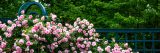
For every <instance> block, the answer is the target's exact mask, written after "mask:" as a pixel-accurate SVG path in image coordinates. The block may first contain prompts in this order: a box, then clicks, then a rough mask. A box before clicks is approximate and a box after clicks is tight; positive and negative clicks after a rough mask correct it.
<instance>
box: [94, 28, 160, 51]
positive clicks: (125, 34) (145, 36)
mask: <svg viewBox="0 0 160 53" xmlns="http://www.w3.org/2000/svg"><path fill="white" fill-rule="evenodd" d="M96 32H98V33H103V34H105V37H106V38H107V39H108V41H109V42H111V39H109V38H110V34H111V33H112V34H115V35H113V37H115V39H116V42H128V43H133V46H132V48H133V51H139V52H140V53H141V52H143V53H148V52H149V53H157V52H160V46H159V45H158V44H160V36H159V35H160V29H96ZM111 36H112V35H111ZM121 38H122V39H121ZM140 46H142V47H140Z"/></svg>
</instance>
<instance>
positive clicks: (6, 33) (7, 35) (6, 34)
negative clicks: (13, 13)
mask: <svg viewBox="0 0 160 53" xmlns="http://www.w3.org/2000/svg"><path fill="white" fill-rule="evenodd" d="M4 34H5V36H6V37H11V36H12V34H11V33H8V32H4Z"/></svg>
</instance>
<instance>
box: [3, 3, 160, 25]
mask: <svg viewBox="0 0 160 53" xmlns="http://www.w3.org/2000/svg"><path fill="white" fill-rule="evenodd" d="M30 1H34V0H30ZM37 1H38V2H40V3H42V4H43V5H44V6H45V7H46V9H47V12H49V13H51V12H52V13H55V14H57V15H58V16H59V18H60V20H62V21H61V22H62V23H65V22H68V23H70V22H73V20H75V19H76V18H75V17H81V18H85V19H88V20H90V21H91V22H92V23H93V24H95V27H96V28H159V26H160V24H159V20H160V19H159V17H160V16H159V14H160V6H159V3H158V2H159V1H158V0H154V1H150V0H80V1H77V0H37ZM25 2H29V1H27V0H24V1H22V0H16V1H12V0H4V1H2V2H1V4H3V5H0V6H1V7H0V10H1V11H0V17H16V15H15V14H14V13H16V12H17V11H18V7H20V5H22V4H23V3H25ZM6 6H7V7H6ZM8 6H9V7H8ZM31 9H32V10H35V9H38V8H36V7H35V8H34V7H33V8H31ZM10 11H12V12H10ZM35 11H37V10H35ZM39 11H40V10H39ZM9 12H10V13H9Z"/></svg>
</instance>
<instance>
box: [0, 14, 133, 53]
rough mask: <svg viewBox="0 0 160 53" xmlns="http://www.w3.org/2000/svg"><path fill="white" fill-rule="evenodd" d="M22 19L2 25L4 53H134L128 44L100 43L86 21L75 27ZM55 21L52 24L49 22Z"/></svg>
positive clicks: (0, 37) (0, 41) (0, 46)
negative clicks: (112, 44)
mask: <svg viewBox="0 0 160 53" xmlns="http://www.w3.org/2000/svg"><path fill="white" fill-rule="evenodd" d="M50 17H51V18H49V17H48V18H46V17H44V16H42V17H41V18H40V19H38V18H34V16H32V15H29V16H28V17H27V15H24V12H23V11H22V15H21V16H18V17H17V19H15V20H14V21H11V20H8V22H7V23H2V22H0V33H1V35H0V53H2V52H3V53H5V52H7V53H8V52H12V53H23V52H29V53H38V52H52V53H54V52H56V53H94V52H95V53H110V52H112V53H131V51H132V49H131V48H129V47H128V44H127V43H126V44H124V46H121V47H120V46H119V45H118V44H117V43H115V42H114V43H115V44H114V46H111V45H110V44H109V43H108V41H107V40H104V39H100V38H99V36H100V35H99V34H98V33H96V30H95V29H94V28H93V27H94V25H93V24H92V23H90V22H89V21H87V20H86V19H83V20H81V19H80V18H77V20H76V21H75V22H74V23H73V25H72V24H69V23H65V24H64V25H63V24H62V23H57V22H55V21H56V18H57V16H56V15H54V14H52V13H51V14H50ZM47 20H51V21H47Z"/></svg>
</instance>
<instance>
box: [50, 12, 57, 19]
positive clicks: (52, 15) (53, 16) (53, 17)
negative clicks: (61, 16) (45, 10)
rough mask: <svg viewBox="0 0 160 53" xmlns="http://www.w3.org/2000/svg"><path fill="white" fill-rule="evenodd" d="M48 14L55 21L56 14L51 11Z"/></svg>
mask: <svg viewBox="0 0 160 53" xmlns="http://www.w3.org/2000/svg"><path fill="white" fill-rule="evenodd" d="M50 15H51V17H52V20H53V21H55V20H56V17H57V16H56V15H55V14H52V13H51V14H50Z"/></svg>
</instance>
